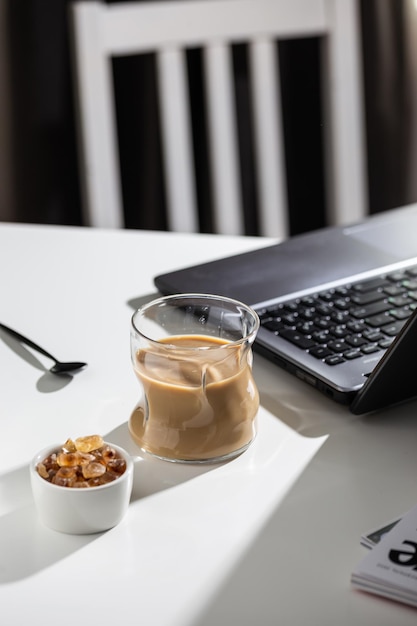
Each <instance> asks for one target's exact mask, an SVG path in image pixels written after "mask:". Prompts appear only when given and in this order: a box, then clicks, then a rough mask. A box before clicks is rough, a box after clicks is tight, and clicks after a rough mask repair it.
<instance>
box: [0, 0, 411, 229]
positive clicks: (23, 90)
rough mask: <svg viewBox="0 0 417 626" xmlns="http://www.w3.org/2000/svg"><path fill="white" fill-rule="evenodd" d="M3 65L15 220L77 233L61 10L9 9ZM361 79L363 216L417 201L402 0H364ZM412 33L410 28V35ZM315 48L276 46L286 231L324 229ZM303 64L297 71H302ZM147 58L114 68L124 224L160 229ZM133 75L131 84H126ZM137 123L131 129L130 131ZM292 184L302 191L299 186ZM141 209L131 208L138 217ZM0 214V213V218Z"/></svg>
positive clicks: (248, 206)
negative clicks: (366, 208)
mask: <svg viewBox="0 0 417 626" xmlns="http://www.w3.org/2000/svg"><path fill="white" fill-rule="evenodd" d="M7 2H8V21H9V38H10V56H11V72H10V74H11V101H12V136H13V142H14V147H13V172H14V178H13V192H14V196H15V207H16V215H15V220H16V221H24V222H40V223H54V224H81V223H82V220H81V198H80V186H79V177H78V162H77V151H76V140H75V123H74V107H73V90H72V84H71V70H70V55H69V45H68V32H67V9H68V4H69V0H7ZM361 18H362V24H363V50H364V79H365V96H366V124H367V144H368V170H369V204H370V209H371V212H377V211H382V210H385V209H389V208H393V207H395V206H399V205H402V204H405V203H408V202H413V201H415V200H417V189H416V185H415V183H414V176H413V162H414V159H415V152H416V148H415V143H416V136H415V132H414V125H415V117H416V107H415V104H416V102H415V96H414V92H415V91H416V81H417V73H416V72H414V76H413V74H412V73H413V70H414V67H415V54H417V53H416V48H415V45H414V44H413V41H414V39H416V37H415V35H416V33H415V30H416V27H415V23H416V20H417V17H416V11H415V9H414V5H413V2H412V0H397V1H396V2H392V1H391V0H362V2H361ZM413 29H414V30H413ZM318 54H319V45H318V41H317V40H315V39H314V38H311V39H305V40H299V41H292V42H290V41H288V42H285V43H283V44H280V46H279V59H280V71H281V76H282V83H283V86H282V89H283V97H284V123H285V141H286V148H287V155H288V162H289V165H288V190H289V202H290V209H291V232H292V233H297V232H302V231H305V230H312V229H314V228H317V227H319V226H321V225H323V223H324V210H325V207H324V193H323V183H322V180H323V172H322V162H321V160H320V159H317V157H316V154H317V149H319V150H320V149H321V106H320V98H319V93H320V85H319V80H320V77H319V72H318ZM306 59H307V61H306ZM233 60H234V68H235V90H236V98H237V102H238V112H239V129H240V140H241V146H240V147H241V168H242V172H243V180H244V201H245V215H246V228H247V233H248V234H257V223H256V184H255V181H254V177H253V168H252V158H251V129H250V99H249V96H248V80H249V77H248V65H247V59H246V51H245V47H244V46H236V47H235V49H234V50H233ZM153 64H154V59H153V58H152V55H148V56H146V57H143V58H119V59H117V60H115V62H114V64H113V69H114V80H115V85H116V104H117V115H118V125H119V132H120V147H121V155H122V162H121V169H122V185H123V194H124V204H125V211H126V221H127V226H128V227H130V228H156V229H163V228H165V227H166V219H165V192H164V185H163V176H162V168H161V150H160V138H159V132H158V119H157V108H156V106H155V102H156V100H155V98H156V85H155V76H154V67H153ZM188 70H189V73H190V76H191V77H192V81H191V93H190V97H191V98H192V100H193V102H194V103H196V104H197V105H198V106H197V107H196V111H197V114H196V115H195V117H194V119H193V128H194V135H195V136H194V149H195V155H196V159H197V163H198V166H199V167H198V172H199V176H198V198H199V206H200V215H201V224H202V230H203V231H206V232H210V231H211V227H212V225H211V223H210V219H209V217H208V215H209V207H210V203H211V197H210V191H209V189H210V187H209V182H210V169H209V166H208V163H207V159H206V156H205V147H206V141H207V139H206V134H205V111H204V101H203V83H202V78H201V55H200V52H199V50H192V51H190V52H189V55H188ZM132 71H133V72H134V73H135V81H134V83H133V84H132V81H131V80H130V77H129V75H130V74H131V72H132ZM134 120H135V121H134ZM300 180H301V181H302V182H301V184H300ZM139 208H140V210H139ZM0 215H1V212H0Z"/></svg>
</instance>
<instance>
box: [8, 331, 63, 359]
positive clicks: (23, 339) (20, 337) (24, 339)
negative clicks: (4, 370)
mask: <svg viewBox="0 0 417 626" xmlns="http://www.w3.org/2000/svg"><path fill="white" fill-rule="evenodd" d="M0 329H1V330H4V331H5V332H6V333H8V334H9V335H11V336H12V337H14V338H15V339H18V340H19V341H20V342H21V343H24V344H26V345H27V346H29V348H33V350H36V351H37V352H40V353H41V354H43V355H44V356H47V357H48V358H50V359H52V361H55V362H56V358H55V357H53V356H52V354H50V353H49V352H47V351H46V350H44V349H43V348H41V347H40V346H38V345H37V344H36V343H34V342H33V341H31V340H30V339H28V338H27V337H24V336H23V335H21V334H20V333H18V332H17V331H16V330H13V328H9V327H8V326H5V325H4V324H1V323H0Z"/></svg>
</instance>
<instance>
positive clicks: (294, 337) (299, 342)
mask: <svg viewBox="0 0 417 626" xmlns="http://www.w3.org/2000/svg"><path fill="white" fill-rule="evenodd" d="M279 336H280V337H283V338H284V339H287V340H288V341H291V343H293V344H295V345H296V346H298V347H299V348H303V350H308V349H309V348H313V347H314V346H316V345H317V344H316V342H315V341H313V339H310V338H309V337H305V336H304V335H302V334H301V333H299V332H297V331H296V330H292V329H291V328H287V329H284V330H282V331H281V332H280V333H279Z"/></svg>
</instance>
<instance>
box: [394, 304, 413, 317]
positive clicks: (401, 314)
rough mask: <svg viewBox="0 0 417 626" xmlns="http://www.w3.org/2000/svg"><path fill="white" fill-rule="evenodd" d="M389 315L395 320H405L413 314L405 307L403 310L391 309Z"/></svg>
mask: <svg viewBox="0 0 417 626" xmlns="http://www.w3.org/2000/svg"><path fill="white" fill-rule="evenodd" d="M389 314H390V315H392V317H395V319H397V320H406V319H408V318H409V317H410V315H412V314H413V312H412V310H411V309H409V308H408V307H407V308H404V309H392V310H391V311H390V312H389Z"/></svg>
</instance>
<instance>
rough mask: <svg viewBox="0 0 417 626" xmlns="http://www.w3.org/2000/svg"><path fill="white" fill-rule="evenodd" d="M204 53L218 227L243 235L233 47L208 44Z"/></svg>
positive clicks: (220, 229) (215, 214)
mask: <svg viewBox="0 0 417 626" xmlns="http://www.w3.org/2000/svg"><path fill="white" fill-rule="evenodd" d="M204 53H205V54H204V60H205V70H206V79H207V108H208V119H209V144H210V156H211V169H212V175H213V195H214V207H213V211H214V221H215V229H216V231H217V232H220V233H224V234H227V235H241V234H244V224H243V213H242V208H241V207H242V199H241V192H240V177H239V162H238V143H237V129H236V114H235V111H234V108H235V107H234V93H233V73H232V61H231V51H230V47H229V46H226V45H225V44H222V43H216V44H214V45H211V46H207V47H206V48H205V50H204Z"/></svg>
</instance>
